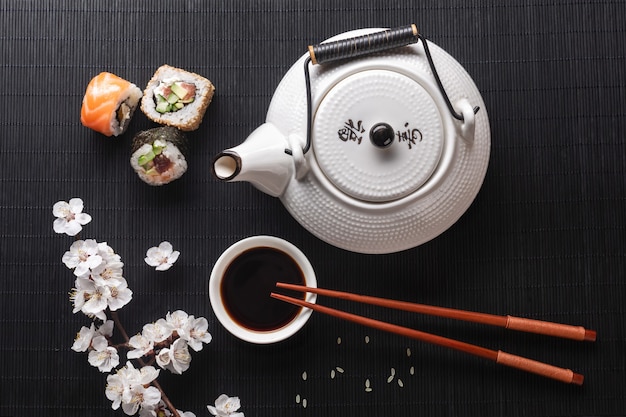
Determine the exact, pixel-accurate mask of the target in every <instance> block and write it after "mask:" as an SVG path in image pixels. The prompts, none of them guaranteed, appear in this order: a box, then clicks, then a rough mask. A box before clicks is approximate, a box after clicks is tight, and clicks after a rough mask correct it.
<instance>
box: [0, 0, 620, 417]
mask: <svg viewBox="0 0 626 417" xmlns="http://www.w3.org/2000/svg"><path fill="white" fill-rule="evenodd" d="M625 15H626V3H623V2H620V1H610V0H606V1H596V2H585V1H576V0H569V1H557V2H550V3H549V4H547V3H545V2H541V1H512V2H498V1H471V0H470V1H467V0H466V1H451V2H444V3H442V2H438V1H431V0H427V1H423V2H414V1H397V2H388V1H378V0H360V1H322V2H316V3H315V4H307V3H305V2H292V1H283V0H277V1H271V2H246V1H229V2H216V3H214V2H204V1H194V0H189V1H162V0H152V1H138V2H127V1H121V0H120V1H108V2H107V1H80V2H77V1H69V0H54V1H53V0H49V1H28V0H23V1H10V0H0V63H1V65H0V86H1V88H0V91H1V92H2V93H1V96H2V103H3V104H2V111H1V112H0V158H1V159H0V160H1V163H0V199H1V200H0V210H1V218H2V230H1V235H0V297H1V304H0V337H1V340H2V342H0V416H2V417H5V416H13V417H18V416H20V417H21V416H34V415H37V416H64V417H67V416H85V415H90V416H105V415H106V416H110V415H123V412H122V411H121V410H118V411H117V412H114V411H113V410H112V409H111V402H110V401H109V400H108V399H107V398H106V397H105V395H104V390H105V385H106V374H102V373H100V372H98V370H97V369H96V368H93V367H91V366H90V365H89V364H88V363H87V358H86V355H84V354H78V353H75V352H73V351H71V350H70V347H71V346H72V342H73V339H74V336H75V334H76V332H77V331H78V330H79V329H80V327H81V326H83V325H87V326H88V325H89V320H88V319H87V318H86V317H85V316H83V315H81V314H76V315H74V314H72V306H71V303H70V301H69V299H68V292H69V291H70V290H71V288H72V286H73V276H72V272H71V271H69V270H68V269H67V268H66V267H65V266H64V265H63V264H62V263H61V257H62V255H63V253H64V252H65V251H66V250H67V249H68V248H69V245H70V244H71V242H72V239H71V238H69V237H67V236H61V235H56V234H55V233H54V232H53V231H52V222H53V220H54V217H53V216H52V211H51V210H52V205H53V204H54V203H55V202H56V201H59V200H68V199H70V198H72V197H81V198H82V199H83V200H84V202H85V211H86V212H88V213H89V214H91V215H92V216H93V219H94V220H93V221H92V222H91V223H90V224H89V225H87V226H86V227H85V229H84V231H83V233H82V234H81V236H82V237H85V238H94V239H96V240H98V241H101V242H102V241H106V242H107V243H108V244H109V245H110V246H111V247H113V248H114V249H115V250H116V252H117V253H119V254H120V255H121V256H122V259H123V261H124V263H125V267H124V273H125V274H124V275H125V277H126V278H127V280H128V282H129V285H130V287H131V288H132V290H133V292H134V295H133V300H132V301H131V303H130V304H129V305H128V306H126V307H124V309H122V310H121V312H120V315H121V318H122V320H123V321H124V323H125V326H126V328H127V330H128V331H129V333H131V334H134V333H136V332H139V331H140V330H141V326H142V325H143V324H144V323H147V322H150V321H153V320H156V319H158V318H160V317H163V316H165V314H166V313H167V312H168V311H174V310H177V309H183V310H185V311H187V312H188V313H189V314H194V315H196V316H204V317H206V318H207V319H208V320H209V324H210V331H211V333H212V335H213V341H212V342H211V343H210V344H209V345H207V346H205V348H204V350H203V351H202V352H199V353H194V354H193V360H192V363H191V368H190V370H189V371H187V372H186V373H185V374H183V375H182V376H175V375H168V374H167V373H166V372H165V371H163V372H162V376H161V377H160V378H159V381H160V382H161V385H162V386H163V387H164V389H165V390H166V391H167V393H168V394H169V396H170V397H171V399H172V401H173V402H174V403H175V404H176V406H177V407H178V408H179V409H181V410H185V411H193V412H194V413H195V414H196V416H203V415H208V412H207V410H206V405H207V404H213V402H214V400H215V398H217V396H218V395H220V394H221V393H227V394H230V395H231V396H234V395H236V396H239V397H240V398H241V402H242V408H241V411H243V412H244V413H245V415H246V416H248V417H250V416H270V415H271V416H298V415H301V416H305V415H315V416H320V415H326V416H346V415H350V416H357V415H358V416H380V415H395V416H414V415H428V416H440V415H441V416H444V415H445V416H456V415H459V416H481V417H483V416H501V415H506V416H618V415H626V383H625V379H624V375H625V372H626V361H625V359H624V358H625V356H626V355H625V354H624V352H625V348H626V327H625V324H624V316H625V314H624V313H625V309H624V302H623V300H624V296H623V294H626V282H625V280H624V276H623V273H624V272H623V271H624V270H625V267H626V265H625V254H626V243H625V232H626V226H625V225H626V220H625V219H626V215H625V214H626V187H625V185H624V184H625V177H626V175H625V174H626V172H625V170H624V166H625V162H626V161H625V155H626V141H625V137H624V131H625V130H626V126H625V125H624V124H625V122H624V120H626V110H625V109H626V106H625V103H624V97H625V96H626V95H625V91H626V89H625V87H626V78H625V77H624V74H625V72H624V68H625V67H626V62H625V61H626V46H625V45H626V44H625V43H624V29H623V17H624V16H625ZM412 22H414V23H416V24H417V25H418V27H420V29H421V31H422V32H423V33H424V34H425V35H426V36H427V37H428V38H429V39H430V40H431V41H432V42H434V43H436V44H438V45H440V46H441V47H443V48H444V49H445V50H446V51H448V52H449V53H450V54H451V55H452V56H454V57H455V58H456V59H457V60H458V61H459V62H460V63H461V64H463V66H464V67H465V68H466V69H467V71H468V72H469V73H470V74H471V75H472V77H473V78H474V80H475V82H476V84H477V86H478V88H479V89H480V91H481V93H482V94H483V97H484V99H485V103H486V107H487V108H486V111H488V114H489V118H490V123H491V132H492V141H493V142H492V154H491V160H490V166H489V170H488V173H487V177H486V179H485V183H484V186H483V188H482V190H481V192H480V194H479V195H478V198H477V199H476V201H475V202H474V204H473V205H472V207H470V209H469V210H468V212H467V213H466V214H465V215H464V216H463V217H462V218H461V219H460V221H459V222H458V223H457V224H455V225H454V226H453V227H452V228H451V229H449V230H448V231H446V232H445V233H444V234H443V235H441V236H439V237H438V238H436V239H434V240H433V241H431V242H429V243H427V244H424V245H422V246H420V247H418V248H415V249H411V250H408V251H405V252H402V253H397V254H390V255H377V256H374V255H359V254H353V253H349V252H346V251H343V250H339V249H336V248H333V247H331V246H329V245H327V244H325V243H323V242H321V241H319V240H318V239H316V238H315V237H313V236H312V235H311V234H310V233H308V232H307V231H306V230H305V229H303V228H302V227H301V226H300V225H298V224H297V223H296V222H295V221H294V220H293V219H292V218H291V217H290V216H289V214H288V213H287V211H286V210H285V209H284V208H283V207H282V205H281V204H280V202H279V201H278V200H277V199H275V198H272V197H268V196H266V195H263V194H261V193H260V192H259V191H257V190H255V189H253V188H252V187H251V186H249V185H247V184H222V183H219V182H217V181H216V180H214V179H213V178H211V175H210V161H211V159H212V157H213V156H214V155H215V154H216V153H217V152H219V151H220V150H222V149H224V148H226V147H230V146H232V145H235V144H238V143H240V142H241V141H242V140H243V139H244V138H245V137H246V136H247V135H248V133H249V132H251V131H252V130H253V129H254V128H256V127H257V126H258V125H259V124H261V123H262V122H263V120H264V117H265V112H266V110H267V107H268V105H269V102H270V99H271V97H272V94H273V91H274V89H275V87H276V86H277V85H278V83H279V81H280V79H281V77H282V76H283V74H284V73H285V72H286V71H287V70H288V69H289V67H290V66H291V64H292V63H293V62H294V61H295V60H296V59H297V58H298V57H299V56H301V54H303V53H304V52H305V50H306V46H307V45H309V44H311V43H317V42H319V41H321V40H323V39H325V38H328V37H330V36H333V35H335V34H337V33H341V32H343V31H346V30H351V29H356V28H360V27H395V26H401V25H405V24H408V23H412ZM164 63H168V64H170V65H173V66H177V67H181V68H185V69H188V70H191V71H194V72H197V73H200V74H202V75H204V76H206V77H207V78H209V79H211V81H213V83H214V84H215V85H216V88H217V93H216V96H215V99H214V101H213V103H212V104H211V106H210V107H209V110H208V112H207V115H206V117H205V120H204V122H203V124H202V126H201V127H200V129H199V130H198V131H196V132H194V133H191V134H190V135H189V137H190V140H191V142H192V145H191V146H192V155H191V157H190V158H189V159H190V168H189V171H188V172H187V173H186V174H185V176H184V177H183V178H182V179H181V180H179V181H177V182H175V183H173V184H171V185H169V186H165V187H161V188H151V187H148V186H147V185H145V184H143V183H142V182H140V181H139V180H138V178H137V177H136V175H135V174H134V173H133V172H132V170H131V169H130V167H129V163H128V159H129V156H130V138H132V135H133V134H134V133H135V132H137V131H139V130H143V129H146V128H148V127H152V126H153V124H152V123H151V122H149V121H148V120H147V119H146V118H145V116H143V114H141V113H140V112H138V113H137V114H136V115H135V118H134V119H133V121H132V124H131V127H130V130H129V132H127V134H125V135H123V136H121V137H119V138H116V139H108V138H105V137H102V136H101V135H98V134H96V133H94V132H92V131H89V130H87V129H85V128H84V127H83V126H81V124H80V122H79V112H80V105H81V100H82V96H83V94H84V89H85V87H86V85H87V83H88V82H89V80H90V79H91V77H93V76H94V75H96V74H97V73H99V72H101V71H111V72H114V73H116V74H118V75H120V76H122V77H123V78H126V79H128V80H131V81H133V82H135V83H136V84H137V85H138V86H140V87H141V88H143V86H145V84H146V83H147V81H148V80H149V79H150V77H151V76H152V74H153V72H154V71H155V70H156V68H157V67H158V66H160V65H162V64H164ZM255 234H270V235H276V236H279V237H282V238H285V239H287V240H289V241H291V242H293V243H294V244H296V245H297V246H298V247H300V248H301V249H302V250H303V251H304V252H305V253H306V254H307V256H308V257H309V258H310V260H311V262H312V264H313V265H314V266H315V269H316V271H317V274H318V281H319V283H320V285H321V286H325V287H328V288H335V289H342V290H347V291H354V292H361V293H365V294H372V295H378V296H383V297H389V298H397V299H410V300H414V301H416V302H422V303H429V304H434V305H442V306H448V307H455V308H464V309H470V310H476V311H484V312H490V313H494V314H512V315H517V316H525V317H530V318H537V319H541V320H549V321H557V322H564V323H570V324H580V325H584V326H586V327H588V328H592V329H595V330H597V331H598V341H597V342H596V343H593V344H590V343H578V342H570V341H562V340H556V339H550V338H545V337H541V336H533V335H525V334H520V333H513V332H506V331H503V330H500V329H491V328H485V327H483V326H478V325H467V324H460V323H455V322H449V321H444V320H437V319H432V318H430V319H429V318H423V317H419V316H413V315H408V314H402V313H391V312H389V311H386V310H382V309H377V308H371V307H369V308H368V307H365V306H358V305H347V304H344V303H340V302H336V301H334V302H333V301H328V302H327V303H326V304H327V305H331V306H336V307H341V308H350V309H351V310H352V311H355V312H357V313H360V314H365V315H370V316H374V317H377V318H381V319H385V320H393V321H395V322H398V323H400V324H403V325H407V326H412V327H415V328H419V329H423V330H426V331H431V332H434V333H438V334H442V335H445V336H449V337H453V338H458V339H461V340H464V341H468V342H471V343H476V344H479V345H483V346H485V347H489V348H494V349H502V350H504V351H507V352H510V353H516V354H519V355H523V356H528V357H531V358H535V359H537V360H541V361H545V362H548V363H552V364H555V365H558V366H562V367H571V368H572V369H573V370H575V371H576V372H580V373H582V374H584V375H585V376H586V380H585V383H584V385H583V386H582V387H576V386H569V385H564V384H561V383H558V382H553V381H550V380H545V379H542V378H539V377H536V376H534V375H530V374H525V373H522V372H518V371H515V370H511V369H507V368H503V367H499V366H497V365H494V364H492V363H488V362H485V361H483V360H480V359H476V358H473V357H469V356H467V355H463V354H460V353H455V352H450V351H445V350H443V349H441V348H437V347H434V346H429V345H424V344H421V343H418V342H413V341H410V340H405V339H402V338H399V337H397V336H390V335H386V334H382V333H379V332H375V331H371V330H368V329H365V328H360V327H357V326H354V325H352V324H348V323H343V322H338V321H336V320H333V319H330V318H327V317H323V316H321V315H313V318H312V319H311V321H310V322H309V323H308V325H307V326H306V328H305V329H304V330H303V331H302V332H301V333H299V334H298V335H297V336H296V337H294V338H292V339H290V340H289V341H287V342H285V343H281V344H279V345H275V346H262V347H259V346H252V345H248V344H246V343H243V342H240V341H238V340H236V339H234V338H233V337H232V336H231V335H230V334H228V333H227V332H226V331H225V330H224V329H223V328H222V327H221V325H220V324H219V323H218V322H217V321H216V319H215V318H214V316H213V313H212V311H211V307H210V304H209V300H208V298H207V293H206V288H207V280H208V277H209V274H210V271H211V268H212V266H213V263H214V262H215V260H216V259H217V257H218V256H219V254H220V253H221V252H222V251H223V250H225V249H226V248H227V247H228V246H229V245H230V244H232V243H234V242H235V241H237V240H239V239H241V238H243V237H246V236H250V235H255ZM162 240H169V241H170V242H172V243H173V245H174V246H175V248H177V249H179V250H180V251H181V257H180V259H179V261H178V262H177V263H176V264H175V265H174V267H173V268H172V269H171V270H170V271H168V272H166V273H157V272H155V271H154V269H152V268H150V267H148V266H147V265H146V264H145V263H144V261H143V258H144V256H145V251H146V250H147V249H148V248H149V247H151V246H155V245H156V244H158V243H159V242H160V241H162ZM338 338H340V339H341V343H338ZM407 349H409V351H410V356H409V355H408V352H409V351H407ZM337 367H340V368H341V369H343V370H344V372H343V373H340V372H338V371H336V372H335V377H334V378H331V376H330V374H331V371H332V370H333V369H335V370H336V368H337ZM391 368H394V369H395V372H396V374H395V376H394V379H393V381H391V382H389V383H388V382H387V380H388V377H389V376H390V375H391ZM411 370H413V371H411ZM304 372H306V375H307V378H306V380H305V379H304V378H303V377H302V374H303V373H304ZM368 379H369V380H370V385H371V387H372V391H371V392H366V391H365V389H364V388H365V381H366V380H368ZM399 380H401V381H402V383H403V386H400V385H399V384H398V381H399ZM297 396H299V398H300V402H299V403H298V402H296V397H297ZM303 399H306V400H307V407H306V408H304V407H303V401H302V400H303Z"/></svg>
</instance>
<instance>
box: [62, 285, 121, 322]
mask: <svg viewBox="0 0 626 417" xmlns="http://www.w3.org/2000/svg"><path fill="white" fill-rule="evenodd" d="M74 285H76V287H75V288H74V289H73V290H72V292H71V293H70V299H71V300H72V301H73V303H74V310H73V312H74V313H77V312H79V311H82V312H83V313H85V314H86V315H87V316H89V317H97V318H99V319H100V320H103V321H104V320H106V314H105V313H104V310H106V308H107V306H108V300H109V298H110V296H111V290H110V289H109V288H108V287H105V286H101V285H96V283H95V282H93V281H92V280H90V279H88V278H84V277H78V278H76V281H75V283H74Z"/></svg>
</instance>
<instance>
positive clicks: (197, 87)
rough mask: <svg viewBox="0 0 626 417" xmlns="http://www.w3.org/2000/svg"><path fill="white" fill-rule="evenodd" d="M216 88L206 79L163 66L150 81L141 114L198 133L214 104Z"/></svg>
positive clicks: (143, 99) (158, 121) (142, 102)
mask: <svg viewBox="0 0 626 417" xmlns="http://www.w3.org/2000/svg"><path fill="white" fill-rule="evenodd" d="M214 92H215V87H214V86H213V84H212V83H211V81H209V80H207V79H206V78H204V77H202V76H200V75H198V74H194V73H192V72H188V71H185V70H182V69H178V68H174V67H171V66H169V65H163V66H161V67H159V69H157V71H156V72H155V73H154V76H153V77H152V79H151V80H150V81H149V82H148V85H147V86H146V88H145V90H144V92H143V98H142V99H141V111H143V112H144V114H145V115H146V116H147V117H148V118H149V119H150V120H152V121H154V122H156V123H159V124H161V125H167V126H173V127H176V128H178V129H180V130H184V131H191V130H196V129H197V128H198V127H199V126H200V123H201V122H202V118H203V117H204V113H205V112H206V109H207V107H208V106H209V104H210V103H211V99H212V98H213V93H214Z"/></svg>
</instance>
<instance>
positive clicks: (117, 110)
mask: <svg viewBox="0 0 626 417" xmlns="http://www.w3.org/2000/svg"><path fill="white" fill-rule="evenodd" d="M142 95H143V93H142V92H141V90H140V89H139V87H137V86H136V85H135V84H133V83H131V82H129V81H126V80H125V79H123V78H120V77H118V76H117V75H115V74H111V73H110V72H101V73H100V74H98V75H96V76H95V77H93V78H92V79H91V81H90V82H89V85H88V86H87V90H86V91H85V97H84V98H83V106H82V108H81V109H80V121H81V123H82V124H83V125H84V126H86V127H88V128H90V129H93V130H95V131H96V132H100V133H102V134H103V135H106V136H118V135H120V134H122V133H124V132H125V131H126V129H127V128H128V124H129V123H130V119H131V118H132V117H133V113H134V112H135V109H136V108H137V105H138V104H139V100H141V96H142Z"/></svg>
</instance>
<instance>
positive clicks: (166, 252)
mask: <svg viewBox="0 0 626 417" xmlns="http://www.w3.org/2000/svg"><path fill="white" fill-rule="evenodd" d="M179 256H180V252H179V251H175V250H173V247H172V244H171V243H170V242H167V241H165V242H161V243H160V244H159V246H158V247H152V248H150V249H148V251H147V252H146V258H145V261H146V263H147V264H148V265H150V266H154V267H156V270H157V271H167V270H168V269H170V268H171V267H172V265H173V264H174V262H176V260H177V259H178V257H179Z"/></svg>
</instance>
